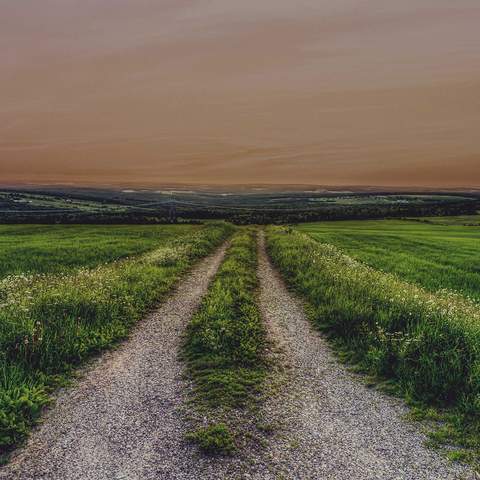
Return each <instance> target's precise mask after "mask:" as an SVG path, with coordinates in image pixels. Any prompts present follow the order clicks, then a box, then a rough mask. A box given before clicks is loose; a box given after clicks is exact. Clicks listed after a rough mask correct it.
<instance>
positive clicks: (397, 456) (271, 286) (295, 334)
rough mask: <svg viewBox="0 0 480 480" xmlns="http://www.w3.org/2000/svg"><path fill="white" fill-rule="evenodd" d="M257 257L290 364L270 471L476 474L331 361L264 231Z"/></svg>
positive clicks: (295, 475) (304, 475) (360, 479)
mask: <svg viewBox="0 0 480 480" xmlns="http://www.w3.org/2000/svg"><path fill="white" fill-rule="evenodd" d="M259 262H260V265H259V276H260V285H261V292H260V300H261V305H262V310H263V315H264V318H265V321H266V322H267V325H268V328H269V331H270V332H271V334H272V335H273V336H274V338H275V340H276V342H277V344H279V345H280V346H281V348H282V349H283V351H284V354H285V358H286V360H287V361H288V362H289V363H290V365H289V367H290V370H289V373H288V378H289V383H288V387H287V389H286V392H284V396H283V398H282V396H280V397H278V398H276V399H274V403H275V404H276V405H277V407H278V411H277V415H280V416H282V417H283V422H284V428H283V432H282V435H278V436H277V438H276V439H274V440H273V441H272V442H271V445H270V447H269V448H268V456H270V458H271V462H272V469H273V471H275V472H277V473H276V476H277V478H289V479H290V478H291V479H323V480H327V479H332V480H333V479H334V480H343V479H345V480H347V479H348V480H364V479H365V480H366V479H369V480H370V479H371V480H373V479H379V480H380V479H381V480H390V479H391V480H394V479H395V480H400V479H402V480H403V479H405V480H406V479H409V480H410V479H411V480H427V479H428V480H450V479H474V478H476V477H475V475H474V473H473V472H471V471H469V469H467V468H466V467H463V466H461V465H458V464H452V463H450V462H449V461H448V460H446V459H445V458H443V457H442V456H441V455H440V454H439V453H437V452H435V451H433V450H430V449H428V448H426V447H425V446H424V442H425V440H426V438H425V436H424V435H423V434H422V433H421V432H420V430H419V428H420V425H419V424H415V423H410V422H407V421H406V420H405V419H404V416H405V414H406V413H407V411H408V410H407V408H406V406H405V405H404V404H403V402H401V401H400V400H399V399H394V398H390V397H387V396H386V395H384V394H382V393H380V392H378V391H376V390H372V389H368V388H366V387H365V385H364V384H362V382H361V381H360V378H358V376H355V375H354V374H352V373H350V372H349V371H347V369H346V368H345V367H344V366H342V365H341V364H339V363H338V361H336V359H335V357H334V355H333V353H332V351H331V349H330V348H329V346H328V344H327V343H326V341H325V340H324V339H323V338H322V337H321V336H320V335H319V334H318V333H317V332H316V331H315V330H314V329H313V328H312V326H311V324H310V323H309V321H308V319H307V318H306V316H305V313H304V309H303V307H302V304H301V302H300V301H299V300H298V299H296V298H295V297H294V296H293V295H292V294H291V293H290V292H289V291H288V290H287V288H286V287H285V285H284V283H283V282H282V280H281V279H280V277H279V275H278V273H277V272H276V271H275V270H274V269H273V268H272V266H271V264H270V261H269V259H268V258H267V255H266V253H265V246H264V238H263V235H261V238H260V258H259ZM271 408H272V407H271ZM273 478H275V476H273Z"/></svg>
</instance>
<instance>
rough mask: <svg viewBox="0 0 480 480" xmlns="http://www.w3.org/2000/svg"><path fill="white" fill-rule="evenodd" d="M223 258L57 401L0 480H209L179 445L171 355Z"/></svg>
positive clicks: (190, 279) (196, 272)
mask: <svg viewBox="0 0 480 480" xmlns="http://www.w3.org/2000/svg"><path fill="white" fill-rule="evenodd" d="M224 253H225V247H223V248H221V249H219V250H218V251H217V252H216V253H215V254H214V255H212V256H210V257H208V258H206V259H204V260H203V261H201V262H200V263H199V264H198V265H197V266H196V267H195V268H194V269H193V270H192V272H190V274H188V275H187V276H186V277H185V279H184V280H183V281H181V282H180V283H179V285H178V286H177V288H176V290H175V291H174V292H173V293H172V294H171V296H170V298H169V299H167V300H166V301H165V303H163V304H162V305H161V306H160V308H159V309H158V310H157V311H156V312H155V313H153V314H151V315H150V316H148V317H147V318H146V319H145V320H143V321H142V322H140V323H139V324H138V325H137V326H136V328H135V329H134V331H133V332H132V335H131V337H130V338H129V339H128V340H127V341H126V342H125V343H123V344H122V345H121V346H120V347H119V348H118V349H116V350H113V351H111V352H108V353H106V354H105V355H103V356H102V357H101V358H100V359H98V360H97V361H94V362H93V363H92V365H91V366H90V367H88V368H87V369H86V371H85V372H84V375H83V378H82V379H81V380H80V381H79V383H78V384H77V385H76V386H75V387H74V388H71V389H67V390H66V391H64V392H63V393H62V394H60V396H59V398H58V399H57V402H56V405H55V407H54V408H52V409H51V410H50V411H49V412H47V414H46V416H45V418H44V421H43V424H42V425H41V426H40V427H38V428H37V429H35V431H34V432H33V433H32V436H31V437H30V439H29V441H28V442H27V444H26V446H25V447H24V448H23V449H21V450H20V451H19V452H18V454H17V455H15V457H14V458H13V459H12V461H11V463H10V464H9V465H8V466H7V467H4V468H3V469H0V479H2V480H6V479H8V480H14V479H19V480H27V479H28V480H121V479H122V480H149V479H152V480H154V479H155V480H159V479H177V478H182V479H183V478H185V479H187V478H188V479H198V478H208V477H205V476H204V475H203V474H202V473H200V470H207V471H208V469H209V465H208V459H205V462H206V463H207V465H203V464H202V458H201V457H200V455H199V454H198V453H197V452H196V451H195V449H194V448H192V447H191V445H188V444H187V443H186V442H185V438H184V437H185V428H186V426H185V421H184V414H183V413H182V412H181V408H182V406H183V404H184V398H183V396H184V391H185V385H184V382H183V380H182V374H183V367H182V363H181V362H180V361H179V359H178V352H179V347H180V342H181V335H182V332H183V331H184V328H185V326H186V324H187V323H188V321H189V320H190V318H191V316H192V314H193V313H194V312H195V310H196V309H197V308H198V306H199V304H200V301H201V299H202V297H203V295H204V294H205V293H206V291H207V288H208V285H209V283H210V281H211V279H212V278H213V276H214V275H215V273H216V271H217V269H218V266H219V264H220V262H221V261H222V259H223V257H224ZM195 455H196V456H197V457H199V458H195ZM197 469H198V470H197ZM199 475H200V476H199Z"/></svg>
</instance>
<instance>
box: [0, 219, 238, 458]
mask: <svg viewBox="0 0 480 480" xmlns="http://www.w3.org/2000/svg"><path fill="white" fill-rule="evenodd" d="M232 228H233V227H231V226H229V225H227V224H210V225H207V226H205V227H204V228H202V229H200V230H198V231H197V232H196V233H194V234H192V235H190V236H180V237H179V238H174V237H172V238H168V239H167V240H165V241H164V242H163V244H160V245H159V248H157V249H156V250H154V251H152V252H150V253H147V254H145V255H144V256H141V257H138V258H135V259H130V260H123V261H117V262H113V263H111V264H109V265H106V266H105V265H104V266H99V267H96V268H93V269H82V270H79V271H77V272H75V273H74V274H71V275H69V274H59V275H34V276H23V277H22V276H14V277H6V278H4V279H3V280H1V281H0V303H1V306H0V452H1V451H2V450H3V451H5V450H7V449H8V448H9V447H10V446H12V445H15V444H16V443H18V442H19V441H20V440H22V439H23V438H24V436H25V435H26V434H27V432H28V429H29V427H30V426H31V424H32V422H34V420H35V418H36V417H37V415H38V413H39V411H40V409H41V407H42V405H44V404H45V403H46V402H47V401H48V397H49V392H50V390H51V388H53V387H54V386H55V384H56V381H57V380H58V379H61V378H63V377H64V376H65V375H68V373H69V372H70V371H71V370H72V368H74V367H75V366H76V365H78V364H80V363H81V362H82V361H83V360H85V359H86V358H88V357H89V356H91V355H93V354H95V353H97V352H100V351H101V350H102V349H104V348H107V347H108V346H110V345H112V344H114V343H115V342H117V341H118V340H120V339H122V338H124V337H125V336H126V335H127V334H128V332H129V329H130V328H131V327H132V325H133V324H134V323H135V322H136V321H137V320H138V319H139V318H141V317H142V316H143V315H144V314H145V312H146V311H147V310H148V309H149V308H151V307H152V306H153V304H154V303H155V302H156V301H158V300H159V299H160V298H161V297H162V296H163V295H164V294H165V293H166V292H168V291H169V290H170V288H171V287H172V285H173V284H174V283H175V282H176V280H177V279H178V278H179V276H180V275H181V274H182V273H183V272H184V271H185V270H186V269H187V268H188V267H189V266H190V265H191V264H192V262H193V261H195V259H197V258H199V257H202V256H204V255H206V254H208V253H209V252H211V251H212V249H213V248H215V247H216V246H218V245H219V244H220V243H221V242H222V241H224V240H225V239H226V237H227V236H228V235H229V234H230V233H231V231H232Z"/></svg>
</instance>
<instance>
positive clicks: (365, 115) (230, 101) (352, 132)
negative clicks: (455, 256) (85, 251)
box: [0, 0, 480, 187]
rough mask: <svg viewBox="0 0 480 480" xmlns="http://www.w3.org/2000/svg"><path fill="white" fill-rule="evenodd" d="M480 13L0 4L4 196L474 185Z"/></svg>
mask: <svg viewBox="0 0 480 480" xmlns="http://www.w3.org/2000/svg"><path fill="white" fill-rule="evenodd" d="M479 25H480V1H479V0H455V1H452V0H402V1H388V0H295V1H292V0H242V1H238V0H235V1H234V0H42V1H39V0H0V183H23V182H27V183H29V182H31V183H75V184H85V185H87V184H88V185H90V184H108V185H110V184H111V185H117V184H118V185H120V184H122V185H126V184H131V185H154V184H165V183H209V184H224V185H228V184H240V183H244V184H249V183H255V184H259V183H271V184H303V183H304V184H310V185H311V184H319V185H388V186H434V187H436V186H451V187H455V186H479V185H480V26H479Z"/></svg>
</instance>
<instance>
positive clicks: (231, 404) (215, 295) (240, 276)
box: [184, 229, 266, 452]
mask: <svg viewBox="0 0 480 480" xmlns="http://www.w3.org/2000/svg"><path fill="white" fill-rule="evenodd" d="M256 269H257V256H256V234H255V231H254V230H252V229H247V230H245V229H242V230H240V231H239V232H238V233H237V234H235V235H234V237H233V239H232V242H231V245H230V247H229V249H228V251H227V253H226V256H225V259H224V261H223V263H222V265H221V266H220V268H219V271H218V273H217V275H216V277H215V279H214V281H213V283H212V285H211V286H210V288H209V291H208V293H207V295H206V297H205V299H204V300H203V302H202V305H201V307H200V309H199V311H198V312H197V313H196V314H195V315H194V317H193V318H192V321H191V323H190V324H189V326H188V329H187V332H186V338H185V345H184V357H185V360H186V362H187V365H188V368H189V371H190V373H191V376H192V379H193V381H194V384H195V390H194V400H195V403H196V404H197V408H201V409H202V411H204V412H207V416H209V417H210V419H212V418H214V419H216V418H217V415H216V414H215V413H219V412H220V415H221V414H222V413H225V412H231V411H232V410H235V409H237V410H238V409H242V408H245V407H248V406H249V404H250V403H251V402H254V401H255V399H256V398H257V396H258V393H259V391H260V389H261V385H262V383H263V380H264V378H265V375H266V365H265V361H264V347H265V335H266V334H265V329H264V325H263V323H262V320H261V316H260V312H259V310H258V307H257V302H256V290H257V277H256ZM227 417H229V418H230V422H229V421H228V420H227V421H225V423H226V424H227V428H229V429H231V435H232V436H236V434H237V433H238V430H239V429H241V425H234V424H233V423H234V422H233V423H232V421H231V420H232V417H231V415H230V414H227ZM210 421H211V422H212V420H210ZM215 422H216V420H215ZM222 423H223V422H222ZM215 425H216V426H215ZM216 427H218V424H216V423H211V424H210V425H209V426H208V430H207V431H208V432H210V429H213V430H212V431H216ZM222 429H223V427H222ZM232 432H237V433H232ZM199 435H200V437H198V438H197V437H195V436H194V437H192V438H197V439H201V438H202V436H201V434H200V433H199ZM199 445H200V447H202V448H203V447H204V443H203V442H202V441H200V442H199ZM206 450H207V451H210V452H211V450H212V449H211V448H207V449H206ZM223 450H224V449H220V452H221V451H223Z"/></svg>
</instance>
